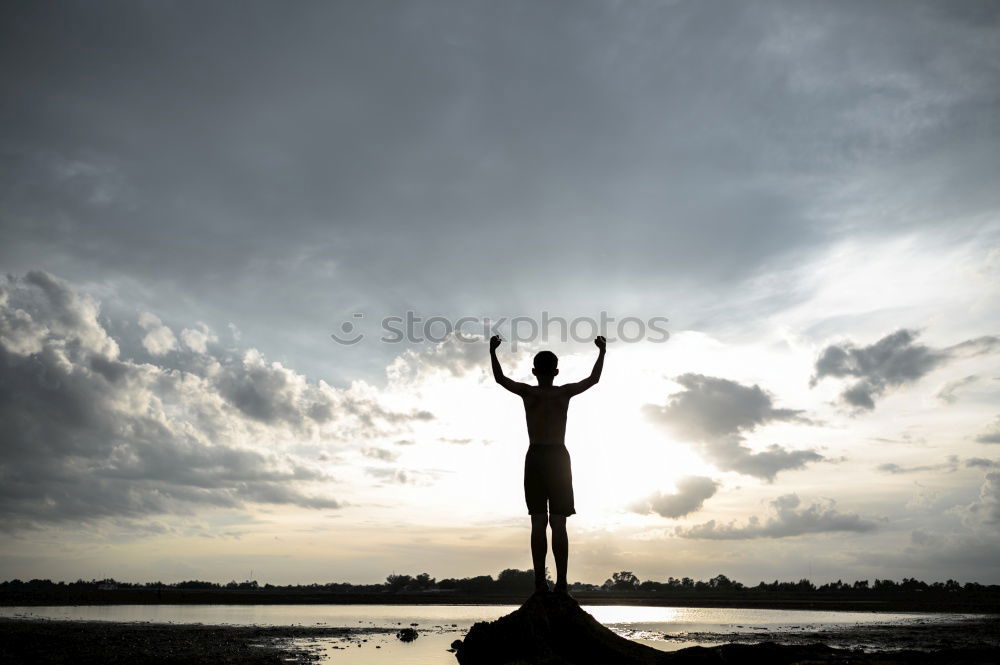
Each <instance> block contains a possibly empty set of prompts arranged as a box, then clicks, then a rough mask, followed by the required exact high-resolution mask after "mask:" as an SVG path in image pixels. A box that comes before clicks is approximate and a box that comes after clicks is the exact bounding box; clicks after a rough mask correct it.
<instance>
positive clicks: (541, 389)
mask: <svg viewBox="0 0 1000 665" xmlns="http://www.w3.org/2000/svg"><path fill="white" fill-rule="evenodd" d="M526 387H527V388H528V389H527V390H525V391H524V393H523V394H522V395H521V399H522V400H523V401H524V416H525V419H526V420H527V422H528V442H529V443H530V444H531V445H532V446H565V445H566V413H567V411H568V410H569V400H570V397H572V395H571V394H570V391H568V390H565V386H526Z"/></svg>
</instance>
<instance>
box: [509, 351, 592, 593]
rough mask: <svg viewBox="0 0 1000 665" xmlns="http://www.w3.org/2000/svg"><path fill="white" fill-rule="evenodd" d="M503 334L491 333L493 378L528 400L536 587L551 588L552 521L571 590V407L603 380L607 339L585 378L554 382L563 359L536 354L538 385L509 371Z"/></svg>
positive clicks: (527, 465) (561, 582)
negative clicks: (501, 356)
mask: <svg viewBox="0 0 1000 665" xmlns="http://www.w3.org/2000/svg"><path fill="white" fill-rule="evenodd" d="M500 341H501V340H500V336H499V335H494V336H493V337H491V338H490V359H491V361H492V363H493V378H494V379H496V381H497V383H499V384H500V385H501V386H503V387H504V388H506V389H507V390H509V391H511V392H512V393H514V394H516V395H520V396H521V399H522V400H523V401H524V415H525V417H526V419H527V421H528V443H529V445H528V452H527V454H526V455H525V456H524V500H525V502H526V503H527V504H528V514H530V515H531V561H532V563H533V564H534V568H535V591H548V584H546V582H545V554H546V549H547V543H546V540H545V527H546V525H551V526H552V556H553V558H555V560H556V587H555V590H556V591H557V592H560V593H566V584H567V583H566V565H567V560H568V559H569V540H568V539H567V537H566V518H567V517H569V516H570V515H572V514H574V513H575V512H576V509H575V508H574V506H573V474H572V471H571V469H570V459H569V451H568V450H566V441H565V439H566V411H567V409H568V408H569V400H570V398H571V397H573V395H579V394H580V393H582V392H583V391H584V390H586V389H587V388H590V387H591V386H593V385H594V384H596V383H597V382H598V381H600V379H601V370H602V369H603V368H604V354H605V350H606V349H605V345H606V343H607V342H606V340H605V339H604V337H600V336H599V337H598V338H597V339H595V340H594V344H596V345H597V348H598V349H599V351H598V354H597V362H595V363H594V369H593V371H591V373H590V376H588V377H587V378H586V379H584V380H583V381H579V382H577V383H567V384H566V385H563V386H554V385H552V380H553V379H555V377H556V375H557V374H559V368H558V365H559V359H558V358H557V357H556V354H554V353H552V352H551V351H541V352H540V353H538V354H536V355H535V362H534V365H535V367H534V369H532V370H531V373H532V374H534V375H535V378H536V379H538V385H537V386H530V385H528V384H527V383H518V382H517V381H512V380H510V379H508V378H507V377H506V376H504V374H503V369H502V368H501V367H500V361H499V360H497V347H498V346H500Z"/></svg>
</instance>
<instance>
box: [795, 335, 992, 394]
mask: <svg viewBox="0 0 1000 665" xmlns="http://www.w3.org/2000/svg"><path fill="white" fill-rule="evenodd" d="M918 335H919V333H918V332H917V331H915V330H906V329H901V330H897V331H896V332H894V333H891V334H889V335H886V336H885V337H883V338H882V339H880V340H878V341H877V342H875V343H874V344H870V345H869V346H862V347H858V346H856V345H855V344H854V343H852V342H843V343H840V344H831V345H830V346H828V347H826V349H824V350H823V352H822V353H820V356H819V358H818V359H817V360H816V367H815V374H814V375H813V376H812V378H811V379H810V381H809V385H810V387H812V386H815V385H816V384H817V383H819V382H820V381H821V380H823V379H824V378H826V377H834V378H851V379H857V380H856V381H855V382H854V383H852V384H851V385H849V386H848V387H847V388H846V389H845V390H844V391H843V392H842V393H841V394H840V398H841V400H842V401H843V402H844V403H845V404H846V405H847V406H849V407H851V408H854V409H859V410H867V411H871V410H872V409H874V408H875V399H876V398H877V397H880V396H881V395H883V394H884V393H885V392H886V391H887V390H889V389H890V388H898V387H900V386H904V385H907V384H911V383H916V382H917V381H918V380H920V379H921V378H922V377H924V376H925V375H927V374H929V373H930V372H931V371H933V370H934V369H937V368H938V367H940V366H941V365H943V364H945V363H946V362H948V361H949V360H951V359H953V358H957V357H961V356H975V355H982V354H985V353H993V352H996V351H997V350H1000V337H995V336H983V337H977V338H975V339H970V340H966V341H964V342H961V343H959V344H955V345H953V346H949V347H947V348H942V349H933V348H931V347H929V346H926V345H924V344H919V343H917V342H916V338H917V336H918ZM968 379H969V377H966V379H964V380H963V382H964V383H968ZM956 387H957V386H956Z"/></svg>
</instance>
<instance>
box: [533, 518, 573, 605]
mask: <svg viewBox="0 0 1000 665" xmlns="http://www.w3.org/2000/svg"><path fill="white" fill-rule="evenodd" d="M563 522H564V523H565V519H564V520H563ZM547 524H548V515H546V514H545V513H535V514H533V515H532V516H531V563H532V564H533V565H534V567H535V591H548V590H549V587H548V584H546V582H545V555H546V553H547V550H548V543H547V542H546V539H545V527H546V526H547ZM554 543H555V538H554V536H553V544H554Z"/></svg>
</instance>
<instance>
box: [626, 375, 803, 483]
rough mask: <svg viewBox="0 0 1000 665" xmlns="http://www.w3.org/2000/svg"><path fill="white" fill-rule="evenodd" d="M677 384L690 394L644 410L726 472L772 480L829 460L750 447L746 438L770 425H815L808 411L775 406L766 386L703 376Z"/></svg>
mask: <svg viewBox="0 0 1000 665" xmlns="http://www.w3.org/2000/svg"><path fill="white" fill-rule="evenodd" d="M674 380H675V381H676V382H677V383H679V384H681V385H682V386H684V388H685V390H684V391H682V392H678V393H674V394H673V395H670V396H669V397H668V399H667V403H666V404H665V405H663V406H660V405H654V404H647V405H645V406H644V407H643V412H644V413H645V414H646V415H647V416H648V417H649V418H651V419H652V420H653V421H655V422H658V423H661V424H663V425H665V426H667V427H668V428H669V429H670V430H671V431H672V432H673V433H674V434H675V435H676V436H678V437H679V438H681V439H682V440H686V441H691V442H695V443H697V444H698V445H699V447H700V450H701V451H702V453H703V454H704V455H705V456H706V457H707V458H708V459H709V460H710V461H711V462H712V463H713V464H715V465H716V466H718V467H719V468H720V469H722V470H723V471H737V472H739V473H743V474H747V475H751V476H756V477H758V478H762V479H764V480H767V481H772V480H774V477H775V475H776V474H777V473H778V472H779V471H782V470H786V469H800V468H802V467H804V466H805V465H806V464H808V463H809V462H818V461H820V460H822V459H823V456H822V455H820V454H819V453H817V452H815V451H813V450H788V449H786V448H783V447H782V446H779V445H777V444H772V445H770V446H769V447H768V448H767V449H766V450H764V451H761V452H754V451H753V450H751V449H750V448H749V447H748V446H746V445H745V439H744V435H745V434H748V433H750V432H752V431H754V430H755V429H757V428H758V427H761V426H763V425H766V424H768V423H772V422H798V423H808V422H809V420H808V419H807V418H805V417H804V416H803V415H802V413H803V412H802V411H799V410H795V409H776V408H774V404H773V401H772V398H771V395H770V394H769V393H767V392H765V391H764V390H763V389H762V388H761V387H760V386H756V385H754V386H744V385H741V384H739V383H737V382H735V381H730V380H729V379H722V378H718V377H712V376H704V375H702V374H684V375H681V376H679V377H676V378H675V379H674Z"/></svg>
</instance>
